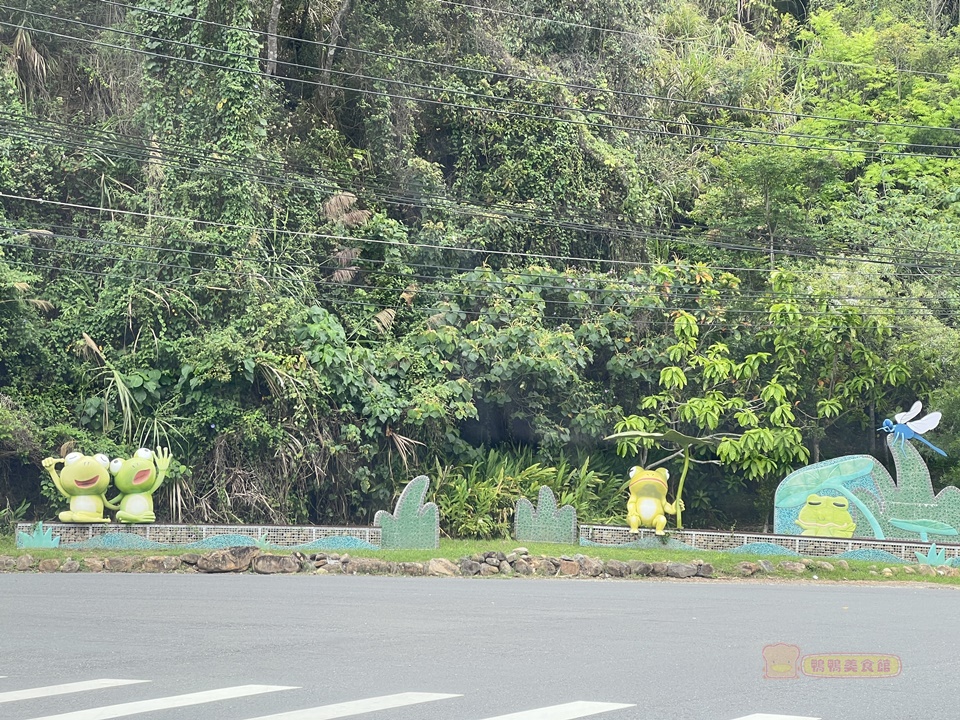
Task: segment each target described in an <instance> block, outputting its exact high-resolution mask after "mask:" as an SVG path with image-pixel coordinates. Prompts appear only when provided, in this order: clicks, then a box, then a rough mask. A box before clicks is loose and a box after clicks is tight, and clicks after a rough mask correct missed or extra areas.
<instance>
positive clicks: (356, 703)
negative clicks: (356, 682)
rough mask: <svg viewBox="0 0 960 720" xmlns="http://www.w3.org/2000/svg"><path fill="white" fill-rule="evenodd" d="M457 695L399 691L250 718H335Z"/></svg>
mask: <svg viewBox="0 0 960 720" xmlns="http://www.w3.org/2000/svg"><path fill="white" fill-rule="evenodd" d="M455 697H463V696H462V695H443V694H440V693H420V692H407V693H397V694H396V695H381V696H380V697H372V698H367V699H366V700H351V701H350V702H342V703H336V704H335V705H321V706H320V707H315V708H307V709H306V710H293V711H291V712H282V713H277V714H276V715H264V716H263V717H257V718H250V720H334V718H343V717H351V716H352V715H362V714H363V713H368V712H374V711H375V710H389V709H391V708H398V707H404V706H406V705H418V704H419V703H425V702H432V701H433V700H446V699H447V698H455Z"/></svg>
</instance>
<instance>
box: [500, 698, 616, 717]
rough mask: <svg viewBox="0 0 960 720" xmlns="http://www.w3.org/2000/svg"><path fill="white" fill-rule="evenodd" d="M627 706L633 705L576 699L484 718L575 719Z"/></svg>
mask: <svg viewBox="0 0 960 720" xmlns="http://www.w3.org/2000/svg"><path fill="white" fill-rule="evenodd" d="M629 707H635V706H634V705H623V704H621V703H601V702H581V701H577V702H571V703H566V704H564V705H553V706H551V707H545V708H537V709H536V710H525V711H524V712H518V713H511V714H510V715H497V716H496V717H492V718H486V720H576V718H582V717H587V715H599V714H600V713H605V712H610V711H611V710H620V709H622V708H629Z"/></svg>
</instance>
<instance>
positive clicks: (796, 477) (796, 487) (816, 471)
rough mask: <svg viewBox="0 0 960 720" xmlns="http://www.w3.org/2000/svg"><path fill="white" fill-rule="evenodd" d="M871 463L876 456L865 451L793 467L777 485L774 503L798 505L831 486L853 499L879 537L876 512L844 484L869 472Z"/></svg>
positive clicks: (775, 504)
mask: <svg viewBox="0 0 960 720" xmlns="http://www.w3.org/2000/svg"><path fill="white" fill-rule="evenodd" d="M875 463H876V460H874V459H873V458H872V457H870V456H868V455H854V456H850V457H843V458H838V459H837V460H828V461H826V462H822V463H817V464H816V465H808V466H807V467H803V468H800V469H799V470H795V471H793V472H792V473H790V474H789V475H787V477H786V478H784V480H783V482H781V483H780V486H779V487H778V488H777V492H776V495H775V496H774V501H773V504H774V507H778V508H793V507H799V506H801V505H803V504H804V503H805V502H806V501H807V497H809V496H810V495H814V494H818V493H820V491H822V490H833V491H835V492H838V493H840V494H841V495H843V496H844V497H845V498H847V500H849V501H850V502H851V503H853V505H855V506H856V508H857V509H858V510H859V511H860V514H861V515H863V517H864V518H865V519H866V520H867V522H868V523H869V524H870V529H871V530H873V534H874V537H876V538H877V539H878V540H883V539H884V533H883V529H882V528H881V527H880V523H879V522H878V521H877V518H876V516H875V515H874V514H873V513H872V512H870V510H869V508H867V506H866V505H864V504H863V502H862V501H861V500H860V498H858V497H857V496H856V495H854V494H853V493H852V492H850V490H849V489H848V488H847V487H846V484H847V483H848V482H851V481H853V480H856V479H858V478H861V477H864V476H865V475H869V474H870V471H871V470H872V469H873V466H874V464H875Z"/></svg>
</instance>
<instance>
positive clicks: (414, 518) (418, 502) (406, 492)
mask: <svg viewBox="0 0 960 720" xmlns="http://www.w3.org/2000/svg"><path fill="white" fill-rule="evenodd" d="M429 489H430V478H428V477H427V476H426V475H420V476H418V477H415V478H414V479H413V480H411V481H410V482H409V483H407V486H406V487H405V488H404V489H403V492H402V493H400V497H399V498H398V499H397V507H396V509H395V510H394V511H393V513H389V512H387V511H386V510H379V511H377V514H376V515H374V517H373V524H374V525H375V526H377V527H378V528H380V530H381V535H380V539H381V542H380V544H381V547H384V548H438V547H440V511H439V509H438V508H437V504H436V503H432V502H428V503H424V502H423V501H424V500H425V499H426V497H427V491H428V490H429Z"/></svg>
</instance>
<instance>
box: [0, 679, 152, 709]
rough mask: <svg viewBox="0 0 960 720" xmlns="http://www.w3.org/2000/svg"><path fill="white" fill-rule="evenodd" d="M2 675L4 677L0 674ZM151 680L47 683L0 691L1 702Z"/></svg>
mask: <svg viewBox="0 0 960 720" xmlns="http://www.w3.org/2000/svg"><path fill="white" fill-rule="evenodd" d="M0 677H4V676H2V675H0ZM143 682H149V681H148V680H110V679H108V678H103V679H101V680H85V681H83V682H74V683H65V684H63V685H47V686H46V687H37V688H30V689H29V690H11V691H9V692H3V693H0V703H7V702H15V701H17V700H33V699H35V698H42V697H50V696H51V695H67V694H69V693H78V692H84V691H85V690H101V689H103V688H111V687H119V686H121V685H134V684H136V683H143Z"/></svg>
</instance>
